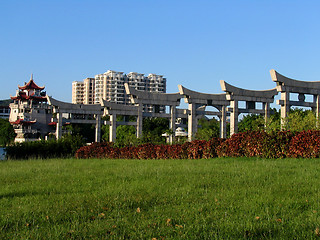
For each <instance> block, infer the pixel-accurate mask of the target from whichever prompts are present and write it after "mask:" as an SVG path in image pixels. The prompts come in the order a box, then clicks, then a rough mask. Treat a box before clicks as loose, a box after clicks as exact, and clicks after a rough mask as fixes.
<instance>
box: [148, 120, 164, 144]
mask: <svg viewBox="0 0 320 240" xmlns="http://www.w3.org/2000/svg"><path fill="white" fill-rule="evenodd" d="M142 129H143V130H142V131H143V132H142V135H143V137H142V142H144V143H165V141H166V140H165V138H164V137H162V136H161V135H162V134H163V133H165V132H166V131H168V130H169V119H167V118H158V117H154V118H144V119H143V128H142Z"/></svg>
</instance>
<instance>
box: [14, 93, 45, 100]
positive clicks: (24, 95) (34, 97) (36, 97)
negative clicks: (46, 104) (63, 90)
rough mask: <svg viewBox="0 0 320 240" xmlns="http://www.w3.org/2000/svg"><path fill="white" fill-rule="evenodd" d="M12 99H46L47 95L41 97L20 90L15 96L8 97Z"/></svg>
mask: <svg viewBox="0 0 320 240" xmlns="http://www.w3.org/2000/svg"><path fill="white" fill-rule="evenodd" d="M10 98H11V99H12V100H17V99H24V100H29V99H35V100H39V101H47V97H42V96H33V95H32V96H27V95H26V94H25V93H23V92H20V93H19V95H18V96H15V97H10Z"/></svg>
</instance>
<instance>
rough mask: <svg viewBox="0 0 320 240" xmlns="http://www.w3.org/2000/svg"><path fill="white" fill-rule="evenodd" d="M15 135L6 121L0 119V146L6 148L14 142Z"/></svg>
mask: <svg viewBox="0 0 320 240" xmlns="http://www.w3.org/2000/svg"><path fill="white" fill-rule="evenodd" d="M15 137H16V133H15V132H14V129H13V127H12V125H11V124H10V123H9V121H8V120H5V119H2V118H0V145H1V146H7V145H8V144H10V143H12V142H13V141H14V138H15Z"/></svg>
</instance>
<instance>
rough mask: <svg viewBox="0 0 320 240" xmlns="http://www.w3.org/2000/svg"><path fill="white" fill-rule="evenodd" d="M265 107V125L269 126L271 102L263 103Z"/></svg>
mask: <svg viewBox="0 0 320 240" xmlns="http://www.w3.org/2000/svg"><path fill="white" fill-rule="evenodd" d="M263 109H264V127H265V128H266V127H267V122H268V118H269V116H270V103H263Z"/></svg>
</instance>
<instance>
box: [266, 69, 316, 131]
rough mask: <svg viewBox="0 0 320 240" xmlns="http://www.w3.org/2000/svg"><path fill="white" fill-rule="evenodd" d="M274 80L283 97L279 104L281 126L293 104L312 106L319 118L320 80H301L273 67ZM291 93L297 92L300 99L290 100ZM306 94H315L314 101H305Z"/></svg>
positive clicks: (272, 75) (272, 77)
mask: <svg viewBox="0 0 320 240" xmlns="http://www.w3.org/2000/svg"><path fill="white" fill-rule="evenodd" d="M270 75H271V79H272V81H274V82H276V83H277V87H276V88H277V91H278V92H280V93H281V99H280V100H278V101H277V104H279V105H280V106H281V128H282V129H283V126H284V119H285V118H286V117H287V116H288V113H289V111H290V107H291V106H300V107H311V108H312V110H313V111H314V112H315V113H316V117H317V120H319V113H320V81H301V80H295V79H291V78H288V77H285V76H283V75H281V74H280V73H278V72H277V71H276V70H274V69H271V70H270ZM290 93H297V94H299V96H298V101H291V100H290ZM305 94H310V95H313V102H306V101H305Z"/></svg>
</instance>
